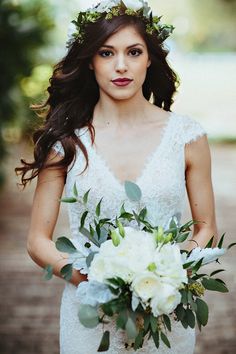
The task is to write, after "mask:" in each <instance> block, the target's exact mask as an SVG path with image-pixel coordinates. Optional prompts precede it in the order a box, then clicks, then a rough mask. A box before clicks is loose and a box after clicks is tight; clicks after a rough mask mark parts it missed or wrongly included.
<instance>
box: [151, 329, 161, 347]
mask: <svg viewBox="0 0 236 354" xmlns="http://www.w3.org/2000/svg"><path fill="white" fill-rule="evenodd" d="M152 338H153V341H154V343H155V346H156V348H157V349H158V348H159V346H160V339H159V332H158V331H157V332H154V333H153V332H152Z"/></svg>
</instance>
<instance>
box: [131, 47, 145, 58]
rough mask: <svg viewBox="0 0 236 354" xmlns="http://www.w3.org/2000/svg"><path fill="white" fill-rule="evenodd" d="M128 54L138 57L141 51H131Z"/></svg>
mask: <svg viewBox="0 0 236 354" xmlns="http://www.w3.org/2000/svg"><path fill="white" fill-rule="evenodd" d="M130 54H131V55H132V56H133V57H138V56H139V55H140V54H142V50H141V49H131V50H130Z"/></svg>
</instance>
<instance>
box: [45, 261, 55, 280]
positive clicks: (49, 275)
mask: <svg viewBox="0 0 236 354" xmlns="http://www.w3.org/2000/svg"><path fill="white" fill-rule="evenodd" d="M52 277H53V267H52V266H51V265H50V264H48V265H46V267H45V268H44V276H43V279H44V280H50V279H52Z"/></svg>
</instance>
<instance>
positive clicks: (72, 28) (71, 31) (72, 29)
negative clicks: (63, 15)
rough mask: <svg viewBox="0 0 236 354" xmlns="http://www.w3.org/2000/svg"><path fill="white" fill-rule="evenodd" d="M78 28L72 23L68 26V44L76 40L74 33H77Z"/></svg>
mask: <svg viewBox="0 0 236 354" xmlns="http://www.w3.org/2000/svg"><path fill="white" fill-rule="evenodd" d="M76 31H77V28H76V26H75V24H74V23H72V22H70V24H69V26H68V30H67V39H68V42H70V41H73V40H74V33H76Z"/></svg>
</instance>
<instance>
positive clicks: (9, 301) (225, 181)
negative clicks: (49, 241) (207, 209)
mask: <svg viewBox="0 0 236 354" xmlns="http://www.w3.org/2000/svg"><path fill="white" fill-rule="evenodd" d="M211 149H212V163H213V183H214V188H215V195H216V212H217V220H218V228H219V231H220V233H223V231H226V233H227V243H230V242H233V241H235V210H236V178H235V172H234V171H236V146H231V147H230V146H215V147H212V148H211ZM13 152H14V153H15V155H17V156H20V155H24V154H25V151H24V147H22V146H21V147H17V148H13ZM15 165H16V159H15V158H14V157H11V158H10V159H9V164H8V176H9V180H8V181H7V184H6V187H5V189H4V191H3V192H2V194H1V200H0V208H1V209H0V210H1V213H0V243H1V247H0V267H1V276H0V286H1V292H0V313H1V321H0V353H1V354H13V353H14V354H54V353H55V354H58V353H59V349H58V331H59V306H60V297H61V292H62V289H63V286H64V284H63V281H62V280H60V279H58V278H55V277H54V279H53V280H51V281H50V282H46V281H44V280H42V271H41V269H40V268H39V267H37V266H36V265H35V264H34V263H33V262H32V260H31V259H30V258H29V256H28V255H27V252H26V249H25V244H26V235H27V229H28V224H29V215H30V208H31V203H32V197H33V196H32V194H33V189H34V185H32V186H31V187H30V188H28V189H27V190H26V191H25V192H24V193H22V192H20V191H19V190H17V188H16V185H15V183H16V180H15V179H14V175H13V173H12V172H13V167H14V166H15ZM67 227H68V221H67V216H66V208H65V207H63V208H62V210H61V217H60V220H59V224H58V226H57V229H56V231H55V236H56V237H58V236H61V235H63V234H67V235H68V229H67ZM235 253H236V252H235V250H232V251H231V252H230V253H228V254H227V255H226V256H225V257H224V259H223V267H224V268H225V269H227V274H226V275H225V276H224V277H223V279H224V280H226V282H227V284H228V286H229V289H230V293H229V294H227V295H222V294H218V293H216V294H213V293H211V295H210V296H209V295H208V296H207V299H208V301H209V303H210V311H211V312H210V320H209V324H208V327H207V328H205V329H204V330H203V332H202V333H201V334H200V335H198V339H197V348H196V352H195V354H203V353H207V354H211V353H212V354H213V353H214V354H231V353H232V354H233V353H236V339H235V330H236V301H235V292H236V276H235V271H234V269H235V265H234V260H235ZM78 354H89V353H78Z"/></svg>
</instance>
